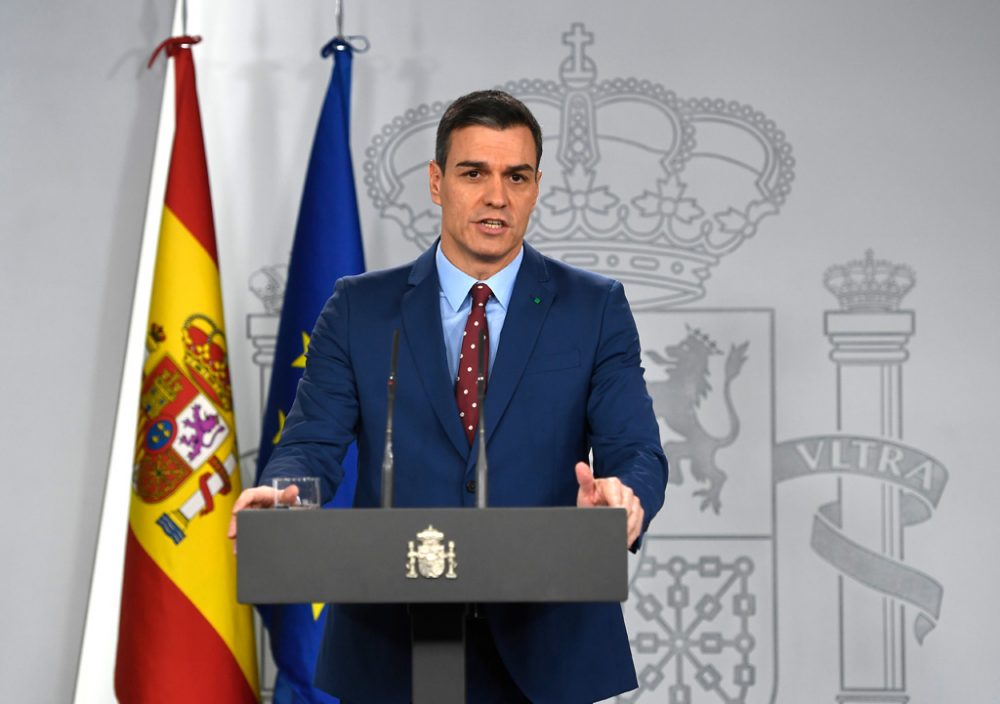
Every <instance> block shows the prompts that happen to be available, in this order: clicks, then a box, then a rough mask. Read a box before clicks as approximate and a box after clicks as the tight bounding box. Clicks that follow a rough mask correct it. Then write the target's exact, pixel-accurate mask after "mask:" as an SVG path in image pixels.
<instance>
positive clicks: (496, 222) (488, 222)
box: [479, 218, 507, 232]
mask: <svg viewBox="0 0 1000 704" xmlns="http://www.w3.org/2000/svg"><path fill="white" fill-rule="evenodd" d="M479 224H480V225H482V226H483V227H485V228H486V229H487V230H495V231H497V232H499V231H500V230H502V229H503V228H504V227H506V226H507V223H506V222H504V221H503V220H500V219H497V218H484V219H482V220H480V221H479Z"/></svg>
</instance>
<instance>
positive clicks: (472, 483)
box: [465, 479, 476, 494]
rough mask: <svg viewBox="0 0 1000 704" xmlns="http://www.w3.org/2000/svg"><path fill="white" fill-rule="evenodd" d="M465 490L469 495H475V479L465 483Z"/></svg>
mask: <svg viewBox="0 0 1000 704" xmlns="http://www.w3.org/2000/svg"><path fill="white" fill-rule="evenodd" d="M465 490H466V491H467V492H469V493H470V494H475V493H476V480H475V479H470V480H469V481H467V482H466V483H465Z"/></svg>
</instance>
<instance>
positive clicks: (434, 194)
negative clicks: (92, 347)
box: [427, 159, 444, 205]
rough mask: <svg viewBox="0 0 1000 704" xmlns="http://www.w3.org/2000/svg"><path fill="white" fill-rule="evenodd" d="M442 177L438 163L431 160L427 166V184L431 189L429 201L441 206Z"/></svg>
mask: <svg viewBox="0 0 1000 704" xmlns="http://www.w3.org/2000/svg"><path fill="white" fill-rule="evenodd" d="M443 177H444V172H443V171H442V170H441V167H440V166H438V163H437V162H436V161H434V160H433V159H431V160H430V162H428V164H427V182H428V184H429V185H430V189H431V200H432V201H434V202H435V203H437V204H438V205H441V179H442V178H443Z"/></svg>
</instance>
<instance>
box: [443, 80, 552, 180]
mask: <svg viewBox="0 0 1000 704" xmlns="http://www.w3.org/2000/svg"><path fill="white" fill-rule="evenodd" d="M472 125H481V126H483V127H489V128H491V129H494V130H505V129H507V128H508V127H520V126H524V127H527V128H528V129H529V130H531V136H532V137H533V138H534V140H535V157H536V161H535V168H536V169H537V168H538V165H539V164H540V163H541V162H542V128H541V127H539V126H538V120H536V119H535V116H534V115H532V114H531V111H530V110H528V108H527V107H526V106H525V104H524V103H522V102H521V101H520V100H518V99H517V98H515V97H514V96H513V95H511V94H510V93H505V92H504V91H502V90H477V91H476V92H474V93H469V94H468V95H463V96H462V97H461V98H459V99H458V100H456V101H455V102H454V103H452V104H451V105H449V106H448V109H447V110H445V111H444V115H443V116H442V117H441V122H439V123H438V128H437V142H436V143H435V145H434V160H435V161H436V162H437V163H438V166H440V167H441V171H444V167H445V162H446V161H447V159H448V149H449V148H450V147H451V133H452V132H454V131H455V130H457V129H459V128H461V127H470V126H472Z"/></svg>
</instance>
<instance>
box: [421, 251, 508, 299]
mask: <svg viewBox="0 0 1000 704" xmlns="http://www.w3.org/2000/svg"><path fill="white" fill-rule="evenodd" d="M523 259H524V246H523V245H522V246H521V249H520V251H518V253H517V256H516V257H514V259H513V261H511V263H510V264H508V265H507V266H505V267H504V268H503V269H501V270H500V271H498V272H497V273H495V274H494V275H493V276H491V277H490V278H488V279H486V280H485V281H483V283H484V284H486V285H487V286H489V287H490V290H491V291H493V296H494V298H496V299H497V302H498V303H499V304H500V306H501V307H502V308H503V309H504V310H507V306H508V305H510V299H511V296H513V295H514V282H515V281H516V280H517V272H518V271H519V270H520V269H521V261H522V260H523ZM434 261H435V263H436V264H437V274H438V284H439V285H440V287H441V293H443V294H444V297H445V298H446V299H447V300H448V304H449V305H450V306H451V309H452V310H456V311H457V310H458V309H459V307H461V305H462V303H463V302H464V301H465V299H466V298H467V297H468V295H469V289H471V288H472V284H474V283H476V281H478V279H474V278H472V277H471V276H469V275H468V274H466V273H465V272H464V271H462V270H461V269H459V268H458V267H457V266H455V265H454V264H452V263H451V262H450V261H449V260H448V257H446V256H444V252H442V251H441V243H440V242H438V245H437V252H436V253H435V254H434Z"/></svg>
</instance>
